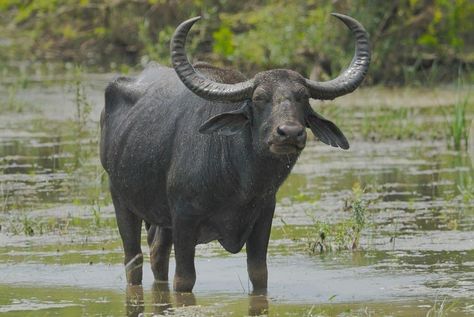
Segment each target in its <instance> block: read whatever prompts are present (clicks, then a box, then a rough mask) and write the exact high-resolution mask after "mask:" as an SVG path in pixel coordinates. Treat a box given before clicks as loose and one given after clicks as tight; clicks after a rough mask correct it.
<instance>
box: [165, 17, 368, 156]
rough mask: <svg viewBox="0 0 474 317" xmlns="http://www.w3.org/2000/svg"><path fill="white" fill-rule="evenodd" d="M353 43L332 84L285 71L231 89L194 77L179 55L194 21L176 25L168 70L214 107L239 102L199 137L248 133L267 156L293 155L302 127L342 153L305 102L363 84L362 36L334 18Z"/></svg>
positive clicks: (341, 139) (337, 136)
mask: <svg viewBox="0 0 474 317" xmlns="http://www.w3.org/2000/svg"><path fill="white" fill-rule="evenodd" d="M333 15H334V16H336V17H337V18H339V19H340V20H341V21H342V22H344V23H345V24H346V26H347V27H348V28H349V29H350V30H351V31H352V33H353V34H354V35H355V37H356V49H355V55H354V57H353V59H352V62H351V64H350V66H349V68H347V69H346V70H345V71H344V72H342V73H341V74H340V75H339V76H338V77H337V78H335V79H333V80H330V81H327V82H317V81H313V80H309V79H306V78H304V77H303V76H301V75H300V74H298V73H297V72H294V71H292V70H287V69H274V70H268V71H264V72H260V73H257V74H256V75H255V76H254V78H252V79H249V80H247V81H245V82H241V83H237V84H224V83H218V82H215V81H213V80H211V79H209V78H207V77H205V76H204V75H203V74H201V73H200V72H198V71H196V70H195V69H194V68H193V66H192V65H191V64H190V63H189V61H188V58H187V56H186V51H185V43H186V37H187V34H188V32H189V30H190V29H191V27H192V25H193V24H194V23H195V22H196V21H197V20H199V19H200V17H196V18H193V19H189V20H187V21H185V22H183V23H181V24H180V25H179V26H178V28H177V29H176V31H175V33H174V35H173V38H172V41H171V58H172V62H173V67H174V69H175V70H176V73H177V74H178V76H179V78H180V79H181V81H182V82H183V83H184V85H186V87H187V88H188V89H190V90H191V91H193V92H194V93H195V94H196V95H198V96H200V97H202V98H204V99H207V100H215V101H220V102H243V106H242V107H241V108H240V109H238V110H235V111H231V112H225V113H222V114H219V115H217V116H214V117H212V118H210V119H209V120H207V121H206V122H205V123H204V124H203V125H202V126H201V128H200V130H199V131H200V132H201V133H213V132H217V133H220V134H224V135H232V134H235V133H237V132H239V131H240V130H242V129H243V128H247V126H249V127H250V129H251V131H252V134H254V135H256V139H258V140H259V141H260V142H259V144H260V146H263V147H265V148H266V149H268V150H269V151H270V152H271V153H273V154H292V153H299V152H300V151H301V150H302V149H303V148H304V146H305V144H306V131H305V127H309V128H310V129H311V131H312V132H313V134H314V135H315V136H316V137H317V138H318V139H319V140H320V141H322V142H324V143H326V144H329V145H331V146H334V147H340V148H343V149H347V148H349V143H348V142H347V139H346V138H345V136H344V134H342V132H341V131H340V130H339V128H337V126H336V125H335V124H334V123H332V122H331V121H329V120H326V119H325V118H323V117H322V116H320V115H319V114H317V113H316V112H314V111H313V110H312V108H311V107H310V104H309V99H310V98H313V99H319V100H332V99H334V98H336V97H339V96H342V95H345V94H348V93H350V92H352V91H354V90H355V89H356V88H357V87H358V86H359V85H360V84H361V82H362V80H363V79H364V77H365V75H366V73H367V70H368V67H369V63H370V49H369V42H368V34H367V32H366V31H365V29H364V28H363V26H362V25H361V24H360V23H359V22H357V21H356V20H355V19H353V18H351V17H348V16H345V15H342V14H335V13H333Z"/></svg>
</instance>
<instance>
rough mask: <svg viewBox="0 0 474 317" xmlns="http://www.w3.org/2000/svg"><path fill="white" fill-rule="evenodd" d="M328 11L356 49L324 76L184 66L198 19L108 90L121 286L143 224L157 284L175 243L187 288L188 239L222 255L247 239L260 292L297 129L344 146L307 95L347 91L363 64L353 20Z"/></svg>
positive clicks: (134, 265)
mask: <svg viewBox="0 0 474 317" xmlns="http://www.w3.org/2000/svg"><path fill="white" fill-rule="evenodd" d="M333 15H334V16H336V17H337V18H339V19H340V20H341V21H342V22H344V23H345V25H346V26H347V27H349V29H350V30H351V31H352V33H353V34H354V35H355V37H356V50H355V54H354V58H353V60H352V62H351V64H350V66H349V68H347V69H346V70H345V71H344V72H343V73H342V74H340V75H339V76H338V77H337V78H335V79H333V80H331V81H327V82H317V81H313V80H309V79H305V78H304V77H303V76H301V75H300V74H298V73H297V72H294V71H292V70H288V69H274V70H269V71H263V72H260V73H258V74H256V75H255V76H254V77H253V78H252V79H246V78H245V77H244V76H243V75H242V74H241V73H239V72H238V71H235V70H230V69H221V68H217V67H214V66H211V65H209V64H205V63H198V64H195V65H194V66H193V65H191V64H190V63H189V61H188V59H187V57H186V51H185V42H186V37H187V34H188V32H189V30H190V28H191V27H192V25H193V24H194V23H195V22H196V21H197V20H198V19H199V17H197V18H193V19H189V20H187V21H185V22H183V23H182V24H181V25H179V26H178V27H177V29H176V31H175V33H174V35H173V38H172V40H171V58H172V63H173V68H168V67H164V66H160V65H158V64H152V65H150V66H148V67H147V68H146V69H145V70H144V71H143V72H142V73H141V74H140V75H138V76H137V77H119V78H117V79H115V80H114V81H112V82H111V83H110V84H109V85H108V86H107V88H106V91H105V109H104V111H103V112H102V116H101V145H100V159H101V162H102V165H103V167H104V168H105V170H106V171H107V173H108V174H109V179H110V191H111V194H112V199H113V204H114V207H115V212H116V217H117V224H118V228H119V232H120V235H121V238H122V241H123V247H124V252H125V268H126V275H127V281H128V283H130V284H140V283H141V280H142V262H143V256H142V251H141V246H140V235H141V227H142V222H145V226H146V229H147V232H148V244H149V246H150V258H151V267H152V271H153V274H154V276H155V279H156V280H158V281H167V280H168V263H169V256H170V251H171V247H172V245H174V250H175V258H176V272H175V276H174V289H175V290H176V291H184V292H190V291H192V288H193V286H194V283H195V280H196V272H195V268H194V254H195V246H196V245H197V244H200V243H207V242H209V241H212V240H218V241H219V242H220V244H221V245H222V246H223V247H224V248H225V249H226V250H227V251H229V252H232V253H236V252H239V251H240V250H241V249H242V247H243V245H244V244H246V251H247V269H248V274H249V277H250V280H251V282H252V285H253V288H254V290H265V289H266V288H267V264H266V256H267V246H268V240H269V235H270V229H271V224H272V217H273V213H274V210H275V194H276V192H277V190H278V188H279V187H280V185H281V184H282V183H283V181H284V180H285V179H286V178H287V176H288V174H289V173H290V171H291V169H292V167H293V165H294V164H295V163H296V160H297V158H298V156H299V154H300V152H301V150H302V149H303V148H304V147H305V143H306V131H305V127H308V128H309V129H311V131H312V132H313V134H314V135H315V136H316V137H317V138H318V139H319V140H320V141H321V142H324V143H326V144H329V145H331V146H334V147H340V148H342V149H347V148H349V144H348V142H347V140H346V138H345V137H344V135H343V134H342V132H341V131H340V130H339V128H337V127H336V125H335V124H334V123H332V122H331V121H329V120H327V119H325V118H323V117H322V116H321V115H319V114H317V113H316V112H314V111H313V109H312V108H311V107H310V104H309V99H310V98H314V99H320V100H324V99H326V100H327V99H334V98H336V97H338V96H342V95H345V94H348V93H350V92H352V91H354V90H355V89H356V88H357V87H358V86H359V85H360V83H361V82H362V80H363V79H364V77H365V74H366V72H367V69H368V66H369V62H370V49H369V44H368V35H367V32H366V31H365V30H364V28H363V26H362V25H361V24H360V23H359V22H357V21H356V20H355V19H353V18H351V17H348V16H345V15H341V14H333Z"/></svg>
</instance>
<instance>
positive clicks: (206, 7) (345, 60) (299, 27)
mask: <svg viewBox="0 0 474 317" xmlns="http://www.w3.org/2000/svg"><path fill="white" fill-rule="evenodd" d="M331 12H340V13H344V14H348V15H351V16H353V17H355V18H356V19H358V20H359V21H361V22H362V23H363V25H364V26H365V27H366V29H367V30H368V31H369V33H370V35H371V42H372V46H373V51H374V53H373V63H372V65H371V71H370V75H369V78H368V79H367V81H366V83H369V84H370V83H388V84H406V83H413V82H439V81H440V80H442V81H451V80H453V79H454V78H457V77H458V73H459V71H462V72H463V73H464V74H471V72H470V70H471V69H472V68H473V65H474V53H473V51H474V49H473V48H474V2H473V1H472V0H429V1H428V0H404V1H403V0H398V1H397V0H394V1H381V0H339V1H337V0H306V1H302V0H296V1H282V0H275V1H264V0H252V1H231V0H183V1H176V0H131V1H129V0H104V1H96V0H0V21H1V22H0V58H1V62H0V66H1V67H6V66H5V65H11V64H12V63H13V62H16V61H19V60H20V61H27V62H30V63H32V62H38V61H39V62H55V63H56V62H58V63H63V62H72V63H80V64H82V65H84V66H87V67H91V68H95V69H99V70H110V69H114V68H115V67H117V65H118V66H120V65H125V66H126V67H137V66H140V65H142V64H145V63H146V62H147V61H149V60H156V61H159V62H160V63H164V64H169V51H168V50H169V49H168V48H169V40H170V37H171V35H172V33H173V31H174V29H175V27H176V26H177V25H178V24H179V23H180V22H181V21H183V20H185V19H187V18H190V17H193V16H197V15H201V16H202V17H203V19H202V20H201V21H200V22H199V23H198V24H197V25H196V26H195V28H193V33H192V36H191V39H190V41H189V43H188V47H189V52H190V53H191V54H192V56H193V58H194V60H206V61H210V62H212V63H215V64H218V65H232V66H234V67H237V68H239V69H240V70H242V71H244V72H246V73H247V74H248V75H252V74H253V73H255V72H257V71H259V70H262V69H268V68H277V67H279V68H291V69H295V70H297V71H299V72H301V73H302V74H304V75H305V76H308V77H309V76H312V77H313V78H318V79H327V78H330V77H334V76H335V75H337V73H338V72H339V71H340V70H341V69H342V68H343V67H346V66H347V65H348V64H349V62H350V58H351V56H352V54H353V45H354V43H353V39H352V38H351V36H350V34H349V32H348V31H347V30H346V29H345V27H344V26H343V25H341V23H340V22H339V21H337V20H336V19H334V18H332V17H331V16H330V13H331ZM470 76H471V78H472V75H470Z"/></svg>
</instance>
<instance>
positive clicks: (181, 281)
mask: <svg viewBox="0 0 474 317" xmlns="http://www.w3.org/2000/svg"><path fill="white" fill-rule="evenodd" d="M197 227H198V224H197V221H196V219H194V218H192V217H191V218H186V217H175V218H174V219H173V244H174V253H175V257H176V272H175V275H174V284H173V285H174V290H175V291H177V292H191V291H192V290H193V287H194V283H195V282H196V269H195V268H194V252H195V248H196V242H197Z"/></svg>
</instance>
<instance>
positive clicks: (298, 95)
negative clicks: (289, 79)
mask: <svg viewBox="0 0 474 317" xmlns="http://www.w3.org/2000/svg"><path fill="white" fill-rule="evenodd" d="M294 96H295V100H296V101H298V102H301V101H305V100H308V99H309V97H310V96H309V92H308V90H307V89H306V88H305V87H302V88H301V89H298V90H297V91H296V92H295V95H294Z"/></svg>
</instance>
